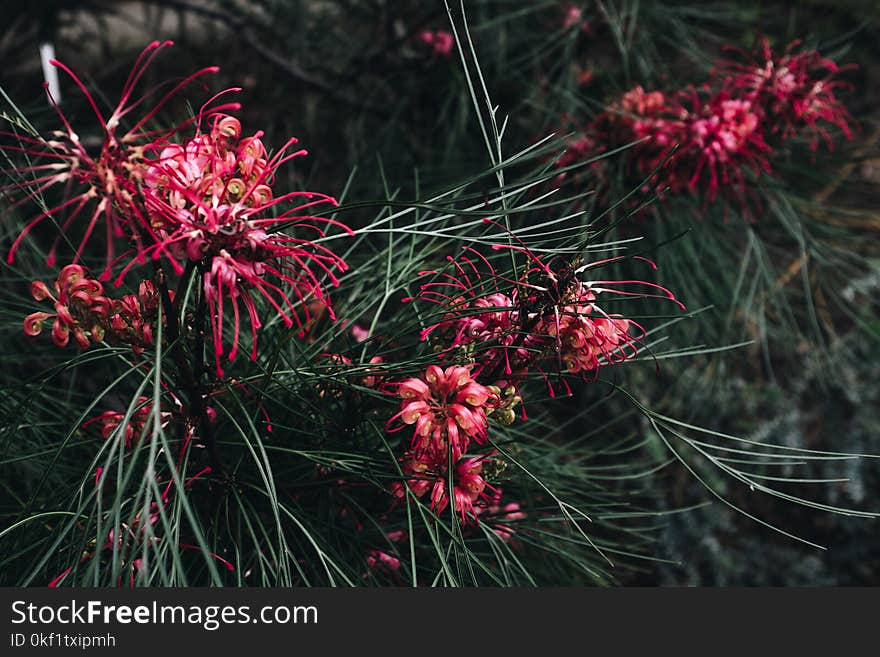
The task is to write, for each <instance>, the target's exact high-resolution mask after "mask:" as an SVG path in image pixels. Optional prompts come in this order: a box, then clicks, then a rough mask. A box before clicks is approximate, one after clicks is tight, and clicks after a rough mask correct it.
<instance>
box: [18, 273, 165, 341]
mask: <svg viewBox="0 0 880 657" xmlns="http://www.w3.org/2000/svg"><path fill="white" fill-rule="evenodd" d="M53 287H54V290H55V293H54V294H53V293H52V291H51V290H50V289H49V287H48V286H47V285H46V284H45V283H43V282H42V281H34V282H33V283H32V284H31V295H32V296H33V298H34V299H35V300H36V301H46V300H49V301H51V302H52V303H53V304H54V311H55V312H54V313H47V312H35V313H31V314H30V315H28V316H27V317H26V318H25V320H24V332H25V333H26V334H27V335H29V336H32V337H33V336H37V335H39V334H40V333H41V332H42V330H43V324H44V323H45V322H48V321H49V320H52V341H53V342H54V343H55V344H56V345H58V346H59V347H66V346H67V345H68V344H69V343H70V340H71V337H72V338H73V342H74V343H75V344H76V346H77V347H79V348H80V349H85V348H87V347H88V346H89V345H90V344H91V343H99V342H102V341H104V340H107V341H108V342H111V343H117V344H127V345H130V346H131V348H132V350H133V351H134V352H135V353H140V352H142V351H143V350H144V348H146V347H148V346H150V345H152V344H153V340H154V329H153V326H154V325H155V322H156V321H157V318H158V308H159V295H158V294H157V292H156V289H155V287H154V286H153V284H152V283H151V282H150V281H142V282H141V283H140V286H139V288H138V293H137V294H136V295H134V294H127V295H125V296H123V297H122V298H121V299H113V298H110V297H108V296H106V295H105V294H104V286H103V284H102V283H101V282H100V281H98V280H96V279H94V278H92V277H90V276H89V275H88V274H87V273H86V271H85V269H84V268H83V267H82V266H80V265H67V266H66V267H64V268H63V269H62V270H61V273H60V274H59V275H58V278H57V280H56V281H55V284H54V286H53Z"/></svg>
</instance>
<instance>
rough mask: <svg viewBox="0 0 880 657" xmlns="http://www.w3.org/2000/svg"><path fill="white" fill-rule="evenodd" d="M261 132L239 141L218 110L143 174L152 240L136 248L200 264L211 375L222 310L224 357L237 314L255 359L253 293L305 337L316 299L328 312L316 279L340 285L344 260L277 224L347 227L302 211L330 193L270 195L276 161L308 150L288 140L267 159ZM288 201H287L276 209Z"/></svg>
mask: <svg viewBox="0 0 880 657" xmlns="http://www.w3.org/2000/svg"><path fill="white" fill-rule="evenodd" d="M261 136H262V135H261V133H256V134H254V135H252V136H250V137H245V138H242V130H241V124H240V123H239V121H238V119H236V118H234V117H231V116H225V115H216V116H214V118H213V120H212V124H211V127H210V130H209V131H208V132H207V133H205V134H197V135H196V136H195V137H193V138H192V139H189V140H187V141H185V142H184V143H182V144H175V145H170V146H168V147H166V148H164V149H163V150H162V151H161V153H159V156H158V157H157V158H155V159H151V160H149V161H148V165H147V167H146V170H145V172H144V181H145V195H144V197H145V202H146V207H147V212H148V215H149V218H150V223H151V229H152V231H153V233H154V235H155V236H156V242H155V244H154V245H152V246H150V247H148V248H147V249H145V250H144V252H143V253H144V254H146V253H148V254H150V255H151V256H152V257H153V258H160V257H161V258H164V259H166V261H168V262H169V263H170V264H171V265H172V267H173V268H174V269H175V270H176V271H178V272H182V271H183V270H184V268H185V267H184V266H183V265H182V264H181V262H188V263H192V265H193V266H196V267H197V268H198V270H199V272H200V273H201V278H202V291H203V293H204V295H205V298H206V300H207V303H208V307H209V312H210V317H211V326H212V338H213V343H214V354H215V360H216V365H217V371H218V374H222V368H221V366H220V357H221V355H223V354H224V353H225V347H224V342H225V341H224V339H223V328H224V314H225V315H226V317H230V316H231V319H232V328H233V331H232V333H233V335H232V341H231V347H230V349H229V353H228V358H229V360H233V359H234V358H235V356H236V354H237V351H238V341H239V334H240V327H241V315H242V313H243V312H246V313H247V316H248V318H249V321H250V325H251V335H252V340H251V343H252V348H251V358H252V359H256V357H257V341H256V332H257V329H258V328H260V326H261V321H260V319H259V316H258V312H257V307H256V304H255V300H254V297H255V295H256V296H261V297H263V298H264V299H265V300H266V301H267V302H268V303H269V305H271V306H272V307H273V308H274V310H275V311H276V312H277V313H278V315H279V317H281V319H282V321H283V322H284V324H285V325H286V326H288V327H292V326H293V325H294V324H296V326H297V328H298V330H299V332H300V334H301V335H302V334H304V332H305V330H306V329H307V324H308V323H309V322H310V321H311V319H312V315H311V311H310V308H311V307H312V305H313V304H314V302H318V303H320V304H321V306H322V307H324V308H326V309H327V311H328V313H329V315H330V317H331V319H335V315H334V314H333V310H332V308H331V306H330V304H329V299H328V298H327V295H326V292H325V290H324V284H323V283H322V280H321V279H322V277H326V278H327V280H328V282H329V284H330V285H338V283H339V280H338V278H337V277H336V273H335V272H337V271H338V272H343V271H345V270H346V264H345V262H344V261H343V260H342V259H341V258H340V257H339V256H337V255H336V254H334V253H333V252H332V251H331V250H329V249H328V248H326V247H324V246H322V245H320V244H318V243H316V242H315V241H313V240H311V239H307V238H304V237H294V236H291V235H288V234H287V233H285V232H282V231H281V230H279V229H280V227H281V226H282V225H283V226H285V227H286V228H287V227H290V228H292V229H295V230H296V229H299V230H308V231H311V233H312V234H313V235H315V236H316V237H319V238H320V237H326V232H325V230H324V228H322V226H328V225H333V226H337V227H340V228H342V229H343V230H344V231H346V232H348V233H349V234H351V231H350V230H349V229H348V228H347V227H345V226H343V225H342V224H340V223H338V222H336V221H334V220H332V219H321V218H317V217H313V216H307V215H303V214H302V212H303V211H304V210H306V209H308V208H311V207H314V206H316V205H321V204H329V205H336V201H335V199H333V198H332V197H330V196H327V195H325V194H318V193H314V192H290V193H286V194H281V195H276V194H275V193H274V192H273V189H272V187H271V184H272V183H273V181H274V179H275V174H276V171H277V170H278V168H279V167H280V166H281V165H283V164H284V163H286V162H288V161H289V160H291V159H293V158H296V157H301V156H303V155H305V154H306V151H305V150H296V151H294V152H290V148H291V146H293V145H294V144H296V139H290V140H288V142H287V143H286V144H285V145H284V146H283V147H282V148H281V150H280V151H278V152H277V153H276V154H275V155H274V156H273V157H271V158H270V157H269V156H268V154H267V152H266V148H265V146H264V145H263V143H262V141H261ZM290 204H292V205H293V207H288V208H287V209H284V210H281V209H280V207H281V206H282V205H290ZM135 263H136V261H135V260H133V261H132V263H131V264H130V265H129V266H133V265H134V264H135ZM127 269H128V268H126V269H123V271H122V272H121V273H120V278H121V277H122V276H123V275H124V274H125V273H126V271H127ZM242 307H243V308H242Z"/></svg>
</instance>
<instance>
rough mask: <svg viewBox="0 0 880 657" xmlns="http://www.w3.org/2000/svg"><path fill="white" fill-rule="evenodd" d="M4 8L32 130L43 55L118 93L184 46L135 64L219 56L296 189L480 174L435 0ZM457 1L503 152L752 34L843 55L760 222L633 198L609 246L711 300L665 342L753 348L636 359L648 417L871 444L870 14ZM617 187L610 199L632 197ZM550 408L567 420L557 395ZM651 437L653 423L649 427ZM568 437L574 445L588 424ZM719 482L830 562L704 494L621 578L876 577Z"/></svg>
mask: <svg viewBox="0 0 880 657" xmlns="http://www.w3.org/2000/svg"><path fill="white" fill-rule="evenodd" d="M2 5H3V6H2V15H3V17H4V25H3V27H2V28H0V29H2V34H0V57H2V61H3V68H2V72H0V76H2V77H0V84H2V87H3V89H4V90H5V91H6V92H7V93H8V94H9V95H10V96H11V97H12V98H14V99H15V102H16V103H17V104H18V106H19V107H20V108H21V109H22V110H23V111H24V113H25V114H26V115H27V116H28V117H29V118H31V119H32V120H33V121H34V123H35V124H37V125H39V124H40V121H41V120H43V119H47V121H48V123H51V121H52V120H53V117H52V116H51V114H50V109H49V107H48V106H47V103H46V102H45V98H44V95H43V92H42V88H41V86H40V82H41V80H42V73H41V70H40V63H39V57H38V44H39V43H41V42H45V41H49V42H52V43H53V44H54V47H55V51H56V54H57V56H58V57H59V58H61V59H63V60H64V61H65V62H66V63H67V64H69V65H70V66H71V67H72V68H73V69H74V70H77V71H87V72H88V74H89V75H90V76H91V77H90V79H89V80H88V83H89V84H90V86H93V87H94V88H98V89H108V90H111V89H116V88H118V87H119V86H120V84H121V82H122V81H123V80H124V77H125V75H126V74H127V72H128V67H129V65H130V62H131V61H132V60H133V58H134V57H135V56H136V54H137V53H138V52H139V51H140V50H141V49H142V48H143V46H144V44H145V43H147V42H148V41H150V40H152V39H157V38H169V39H173V40H174V41H175V42H176V44H177V45H178V47H177V48H176V49H175V51H174V57H165V58H160V59H159V60H158V61H157V62H156V65H155V66H154V67H153V68H152V69H151V70H150V71H149V75H150V76H151V77H152V78H153V80H154V81H156V82H158V81H161V80H164V79H166V78H168V77H175V76H179V75H180V74H181V72H183V71H189V70H194V69H196V68H199V67H201V66H203V65H207V64H217V65H219V66H220V67H221V72H220V74H219V76H218V79H217V81H216V82H212V85H215V86H216V88H217V89H222V88H225V87H229V86H239V85H240V86H242V87H244V93H243V94H242V98H241V100H242V103H243V108H242V111H241V112H240V113H239V116H240V118H241V120H242V123H243V125H245V130H248V127H250V128H251V129H253V128H256V127H259V128H261V129H263V130H265V131H266V133H267V142H270V143H279V142H281V141H282V139H283V138H284V137H285V136H287V135H296V136H297V137H299V139H300V142H301V144H302V145H303V146H304V147H305V148H307V149H309V151H310V153H311V155H310V157H309V158H306V159H305V160H303V161H302V163H301V162H297V164H296V166H295V167H290V168H289V171H290V174H289V175H290V176H291V181H290V182H291V183H292V184H293V185H295V186H301V187H307V188H310V189H315V190H320V191H325V192H328V193H335V194H340V193H341V191H340V190H345V193H346V196H347V197H349V198H354V199H358V200H361V199H372V198H377V185H376V181H377V180H384V181H388V183H387V184H388V194H389V196H396V197H399V198H402V199H412V198H418V197H419V192H420V188H421V187H424V188H429V189H438V188H441V187H442V186H443V185H444V184H447V183H449V182H451V181H454V180H457V179H458V178H459V177H460V175H461V172H462V171H475V170H480V169H481V168H482V167H483V166H484V163H485V147H484V144H483V142H482V138H481V136H480V134H479V132H478V126H477V123H476V121H475V120H474V113H473V106H472V102H471V98H470V96H469V95H468V93H467V90H466V80H465V78H464V74H463V70H462V67H461V64H460V62H459V60H458V57H457V54H456V53H455V52H453V56H452V57H450V58H446V57H443V56H438V55H437V54H436V53H433V52H432V51H431V50H430V48H426V47H425V46H424V44H422V43H420V42H419V41H418V39H417V35H418V33H419V32H420V31H422V30H425V29H431V30H437V29H448V24H449V21H448V17H447V14H446V10H445V7H444V6H443V3H442V2H414V1H410V2H405V1H395V0H326V1H323V0H248V1H245V0H213V1H211V0H155V1H150V2H127V1H121V0H116V1H109V0H108V1H100V0H91V1H82V2H79V1H76V0H54V1H50V0H46V1H41V2H30V3H22V2H17V1H7V2H3V3H2ZM572 5H576V6H578V7H579V8H580V9H582V17H583V21H584V25H583V28H582V29H578V28H576V29H571V28H570V27H566V26H565V17H566V15H567V11H568V10H569V8H570V7H571V6H572ZM466 7H467V9H468V22H469V24H470V26H471V34H472V37H473V39H474V42H475V44H476V47H477V49H478V55H479V59H480V64H481V66H482V69H483V74H484V76H485V78H486V80H487V82H488V85H489V87H490V89H491V92H492V97H493V100H494V101H495V102H496V103H498V104H499V105H500V106H501V107H502V108H503V111H504V112H505V113H508V114H509V115H510V123H509V125H508V127H507V133H506V135H505V139H506V141H507V143H508V144H512V146H510V147H509V148H513V149H518V148H520V147H524V146H525V145H526V144H529V143H531V142H533V141H535V140H537V139H540V138H543V137H545V136H547V135H548V134H550V133H555V134H556V136H557V137H558V138H559V139H560V141H561V143H563V144H564V141H565V139H566V134H567V133H568V132H569V131H571V130H572V129H573V128H572V125H573V124H574V125H577V124H578V123H585V122H586V121H587V120H589V118H590V117H592V116H593V115H595V113H596V112H598V111H600V110H601V109H602V108H603V107H604V106H606V105H607V104H608V103H609V102H611V100H613V99H614V98H615V97H616V96H618V95H619V94H620V93H622V92H624V91H626V90H627V89H630V88H631V87H633V86H634V85H637V84H640V85H643V86H644V87H645V88H646V89H651V88H681V87H683V86H684V85H687V84H690V83H693V84H697V83H699V82H700V81H701V80H703V79H705V76H706V75H707V73H708V71H709V70H710V69H711V67H712V66H713V64H714V63H715V61H716V60H717V59H718V57H720V56H721V55H722V54H723V52H722V47H723V46H725V45H735V46H739V47H745V48H749V47H751V46H752V45H753V44H754V42H755V39H756V38H757V37H758V36H760V35H767V36H768V37H769V38H770V39H771V42H772V43H773V44H774V45H775V46H776V47H781V46H784V45H785V44H787V43H788V42H790V41H792V40H794V39H804V41H805V43H807V44H808V45H810V46H811V47H816V48H818V49H819V50H820V52H822V54H823V55H825V56H828V57H831V58H833V59H834V60H835V61H837V62H838V63H840V64H855V65H856V66H857V67H856V68H854V69H853V70H852V71H848V72H847V73H846V79H847V81H848V82H850V83H851V84H852V90H851V91H850V92H849V93H847V94H844V95H843V99H844V102H845V103H846V104H847V107H848V109H849V110H850V112H851V113H852V114H853V116H854V117H855V118H856V123H857V131H856V136H855V138H854V139H853V140H852V141H850V142H847V141H845V140H842V139H840V140H838V141H837V144H838V147H837V148H836V149H835V150H834V151H833V152H826V151H824V150H820V151H819V152H818V153H816V154H815V155H814V154H813V153H811V152H810V151H809V150H808V149H807V148H806V147H798V146H797V145H795V146H794V147H792V149H791V150H790V151H789V152H786V153H785V154H784V157H783V158H782V160H781V162H779V164H778V166H776V167H775V168H776V172H775V176H774V177H773V178H772V179H771V180H769V181H767V182H766V184H765V185H763V186H762V189H761V195H762V199H763V201H764V204H763V207H762V208H761V209H760V210H759V211H758V213H757V216H756V217H754V218H753V219H752V220H751V221H750V220H748V219H745V218H743V217H742V216H739V215H738V214H737V212H736V211H735V210H731V209H730V208H725V207H723V204H722V203H713V204H710V205H709V206H708V207H706V206H705V205H704V204H703V203H702V202H701V201H700V200H699V199H680V200H676V201H674V202H670V203H667V202H662V203H657V202H654V199H652V198H650V197H648V196H645V197H644V198H639V195H640V194H641V192H640V191H639V190H636V191H635V194H636V197H637V198H639V200H640V201H643V202H645V203H648V204H649V206H648V208H647V209H646V210H645V211H643V212H642V213H641V214H640V216H639V217H637V218H636V219H635V220H634V221H635V222H636V228H635V229H633V228H631V227H630V228H628V227H627V226H629V225H630V223H631V222H628V223H626V224H624V225H622V226H621V227H619V228H615V229H614V230H617V231H619V233H615V232H613V231H612V232H611V234H612V235H617V236H618V237H620V238H621V239H623V238H626V237H627V236H628V235H629V233H628V232H627V231H632V230H636V231H644V232H645V233H646V234H647V236H648V238H647V240H646V246H645V253H646V255H648V256H650V257H653V258H654V259H656V260H657V262H658V264H659V265H660V272H662V277H661V278H662V280H663V281H664V283H665V284H666V285H667V286H668V287H670V288H671V289H673V290H675V292H676V294H677V296H678V297H679V298H681V299H683V300H684V301H685V302H686V303H687V305H688V307H689V308H690V309H691V310H697V309H703V308H706V310H704V311H703V312H702V313H701V314H700V319H699V321H693V322H679V323H677V324H675V325H674V326H673V327H672V328H671V335H670V338H669V339H670V343H671V344H674V345H676V346H678V347H686V346H696V345H705V346H709V347H714V346H720V345H730V344H739V343H743V342H748V343H749V344H747V345H746V346H742V347H740V348H737V349H734V350H731V351H727V352H724V353H719V354H700V355H696V356H694V357H692V358H682V359H663V360H659V361H658V365H659V369H658V371H656V372H655V370H654V368H652V367H643V368H640V369H635V370H634V372H633V373H631V378H630V379H629V384H630V385H631V387H633V388H635V389H637V390H638V391H639V394H640V395H641V397H642V398H644V399H645V400H646V401H648V402H649V403H650V404H651V405H652V408H654V409H655V410H657V411H659V412H662V413H664V414H666V415H670V416H673V417H676V418H680V419H682V420H684V421H687V422H690V423H693V424H695V425H699V426H707V427H711V428H713V429H715V430H717V431H722V432H725V433H730V434H736V435H739V436H742V437H745V438H750V439H753V440H759V441H765V440H766V441H768V442H775V443H778V444H782V445H787V446H791V447H808V448H812V449H818V450H836V451H841V452H851V453H870V454H880V436H878V429H880V341H878V335H880V323H878V314H877V311H878V299H880V265H878V263H880V239H878V238H880V210H878V203H877V200H878V188H880V123H878V121H877V119H878V115H877V111H876V108H877V106H878V101H880V98H878V96H880V39H878V36H880V33H878V31H877V27H878V23H877V21H878V18H880V5H878V4H877V3H873V2H859V1H851V2H837V3H834V4H833V5H831V4H830V3H823V2H818V1H804V2H773V1H744V2H731V3H724V2H696V1H691V2H678V1H665V2H658V1H654V0H641V1H639V0H596V1H591V2H583V3H577V2H575V3H567V2H557V1H547V2H542V1H540V0H471V1H470V2H467V3H466ZM78 102H80V100H79V99H78V98H75V97H73V94H71V98H70V99H65V103H67V105H66V112H67V113H68V116H76V115H77V114H78V113H84V112H85V109H86V108H85V107H80V106H78V105H77V103H78ZM621 146H625V144H621ZM548 161H549V156H548ZM579 184H583V185H587V186H597V187H598V186H599V185H600V181H597V180H591V179H590V178H589V176H587V177H586V178H585V179H582V182H581V183H579ZM615 184H618V183H613V182H612V183H611V185H612V193H611V194H609V196H608V197H609V198H619V196H620V195H621V194H623V193H628V192H629V191H630V190H628V189H624V188H622V187H620V184H622V183H619V184H618V186H617V187H614V185H615ZM615 195H616V196H615ZM593 198H595V199H597V200H596V201H594V202H595V203H596V205H595V206H594V207H591V208H590V211H591V213H593V214H596V213H598V212H603V211H607V212H608V217H609V219H608V221H609V222H613V220H614V219H616V218H619V217H623V216H625V215H626V214H628V213H629V212H630V210H629V209H627V208H624V207H623V206H621V207H616V208H610V209H609V208H608V207H605V206H603V205H602V204H603V203H604V201H601V200H598V199H601V198H603V196H602V195H600V194H597V195H596V196H595V197H593ZM377 200H378V199H377ZM572 209H573V210H575V209H577V208H572ZM357 221H358V220H357V219H356V218H355V219H354V220H353V222H352V223H353V225H356V224H357ZM583 394H584V395H587V394H588V393H583ZM589 394H590V395H593V396H595V393H594V392H593V391H591V392H589ZM588 401H589V399H584V400H575V401H574V403H581V402H583V403H586V402H588ZM560 403H561V404H562V402H560ZM604 412H605V413H607V414H608V416H609V417H614V416H615V415H614V412H612V411H604ZM558 413H559V417H560V418H562V417H564V416H565V408H564V405H561V406H560V409H559V411H558ZM560 422H561V420H560ZM560 426H562V425H560ZM552 428H553V427H550V428H549V429H552ZM549 429H548V430H549ZM641 430H642V431H644V432H646V433H648V432H649V428H648V427H647V426H645V425H643V426H641ZM564 431H565V432H566V434H567V435H566V439H576V438H577V437H579V436H580V435H584V432H585V431H586V429H585V428H583V427H578V426H573V427H565V428H564ZM637 431H638V429H637ZM854 463H857V465H856V466H854V467H852V468H850V471H847V472H846V476H847V478H848V481H847V482H845V483H837V484H833V485H832V486H831V491H832V499H831V500H830V502H831V503H834V504H838V505H840V506H860V505H864V504H865V503H866V502H870V501H874V502H876V500H877V498H878V497H880V496H878V493H880V479H878V468H877V464H876V462H873V461H870V460H869V461H860V462H854ZM825 467H827V466H826V464H825V463H824V462H822V461H819V462H817V464H816V465H815V466H813V467H812V469H811V472H810V474H811V475H812V476H814V477H816V478H821V477H823V476H825V472H824V470H823V468H825ZM713 483H715V484H716V485H717V486H718V487H719V488H721V489H722V490H724V492H725V494H726V495H728V496H729V498H730V499H731V500H732V501H733V502H734V503H736V504H737V505H739V506H742V507H744V508H747V509H749V510H750V511H753V512H755V513H757V514H758V515H761V516H762V517H766V518H767V519H768V520H769V521H771V522H772V521H773V520H775V519H778V520H779V521H780V523H784V524H785V525H786V528H787V529H788V530H790V531H792V532H793V533H796V534H798V535H799V536H804V537H806V538H808V539H809V540H812V541H815V542H818V543H821V544H823V545H827V546H829V547H830V549H829V550H827V551H820V550H816V549H813V548H810V547H808V546H805V545H802V544H799V543H796V542H794V541H791V540H789V539H787V538H786V537H784V536H779V535H777V534H775V533H774V532H771V531H769V530H766V529H765V528H762V527H760V526H758V525H756V524H754V523H753V522H752V521H751V520H749V519H748V518H746V517H743V516H742V515H741V514H738V513H737V512H736V511H734V510H732V509H730V508H728V507H726V506H724V505H722V504H719V503H715V504H711V505H704V506H700V507H699V508H697V509H694V510H690V511H687V512H682V513H674V514H672V515H668V516H664V517H663V518H660V519H658V524H659V528H658V530H657V531H656V532H655V533H654V536H653V538H652V541H653V544H652V546H651V553H652V554H653V555H654V556H655V557H658V558H660V559H663V560H665V561H661V562H656V563H654V562H643V563H642V565H641V566H640V567H639V568H637V569H634V570H632V571H628V572H624V573H618V574H617V575H618V577H619V578H620V581H622V582H623V583H637V584H664V585H681V584H687V585H700V584H703V585H735V584H745V585H750V584H774V585H825V584H840V585H848V584H872V583H873V584H880V532H878V531H877V526H876V521H874V522H872V521H869V520H865V519H850V518H845V517H840V516H836V515H826V514H822V513H820V512H817V511H815V510H813V509H809V508H800V507H792V506H789V505H787V504H785V503H784V502H781V501H779V500H774V499H759V498H758V496H755V495H753V494H752V493H751V492H750V491H749V488H748V487H747V486H742V487H735V486H732V485H731V484H730V483H725V482H723V481H719V482H713ZM705 498H706V496H705V491H704V490H703V489H702V487H701V486H700V484H699V483H698V482H696V481H695V480H694V479H693V478H692V477H691V476H690V475H689V473H687V472H686V471H676V472H670V471H668V470H663V471H662V473H659V474H656V475H652V476H650V477H648V478H646V479H645V480H644V481H643V482H642V486H641V492H640V493H639V501H640V504H642V505H643V506H644V507H646V508H647V509H649V510H656V511H658V512H659V511H668V510H675V509H681V508H687V507H691V506H694V505H699V504H700V503H701V502H703V501H704V500H705Z"/></svg>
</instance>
